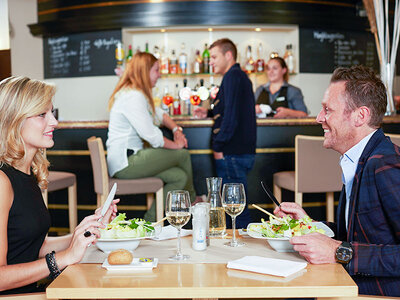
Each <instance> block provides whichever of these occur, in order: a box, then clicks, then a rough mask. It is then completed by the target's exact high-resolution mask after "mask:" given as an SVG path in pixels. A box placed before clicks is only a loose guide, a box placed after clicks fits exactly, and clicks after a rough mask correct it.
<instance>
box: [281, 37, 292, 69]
mask: <svg viewBox="0 0 400 300" xmlns="http://www.w3.org/2000/svg"><path fill="white" fill-rule="evenodd" d="M283 59H284V60H285V62H286V65H287V67H288V72H289V73H294V56H293V52H292V44H289V45H286V52H285V54H284V56H283Z"/></svg>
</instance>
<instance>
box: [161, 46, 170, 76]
mask: <svg viewBox="0 0 400 300" xmlns="http://www.w3.org/2000/svg"><path fill="white" fill-rule="evenodd" d="M168 73H169V59H168V56H167V53H165V51H164V48H163V49H162V51H161V74H168Z"/></svg>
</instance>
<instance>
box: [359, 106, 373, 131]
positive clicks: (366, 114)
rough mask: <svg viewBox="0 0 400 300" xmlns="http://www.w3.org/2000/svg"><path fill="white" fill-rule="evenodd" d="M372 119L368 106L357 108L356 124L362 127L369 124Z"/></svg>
mask: <svg viewBox="0 0 400 300" xmlns="http://www.w3.org/2000/svg"><path fill="white" fill-rule="evenodd" d="M370 120H371V110H370V109H369V108H368V107H367V106H360V107H359V108H357V110H356V118H355V125H356V127H360V126H363V125H365V124H366V125H368V124H369V121H370Z"/></svg>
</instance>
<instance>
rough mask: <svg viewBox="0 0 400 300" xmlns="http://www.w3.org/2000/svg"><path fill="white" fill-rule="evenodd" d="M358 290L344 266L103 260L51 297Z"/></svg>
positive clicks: (62, 279) (58, 284) (76, 270)
mask: <svg viewBox="0 0 400 300" xmlns="http://www.w3.org/2000/svg"><path fill="white" fill-rule="evenodd" d="M357 293H358V288H357V285H356V284H355V283H354V281H353V280H352V279H351V277H350V276H349V275H348V274H347V272H346V271H345V269H344V268H343V267H342V266H341V265H340V264H325V265H310V264H309V265H308V266H307V268H306V270H304V271H303V272H299V273H297V274H294V275H292V277H288V278H283V277H275V276H269V275H263V274H257V273H251V272H245V271H239V270H232V269H228V268H227V267H226V264H159V265H158V267H157V268H155V269H153V270H149V271H120V272H117V271H113V272H110V271H107V270H105V269H103V268H102V267H101V265H100V264H78V265H72V266H69V267H67V269H66V270H64V272H62V274H61V275H60V276H59V277H58V278H57V279H55V280H54V281H53V282H52V283H51V284H50V286H49V287H48V288H47V290H46V294H47V297H48V298H68V299H78V298H79V299H90V298H97V299H102V298H107V299H112V298H114V299H116V298H141V299H149V298H165V299H171V298H174V299H179V298H213V299H215V298H270V297H273V298H290V297H354V296H357Z"/></svg>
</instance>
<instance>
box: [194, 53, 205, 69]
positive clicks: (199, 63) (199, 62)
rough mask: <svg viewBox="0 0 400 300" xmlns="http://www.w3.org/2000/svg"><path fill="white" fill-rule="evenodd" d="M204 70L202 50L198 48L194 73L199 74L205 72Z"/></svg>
mask: <svg viewBox="0 0 400 300" xmlns="http://www.w3.org/2000/svg"><path fill="white" fill-rule="evenodd" d="M203 71H204V69H203V59H202V58H201V55H200V50H196V57H195V59H194V64H193V73H196V74H199V73H203Z"/></svg>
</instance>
